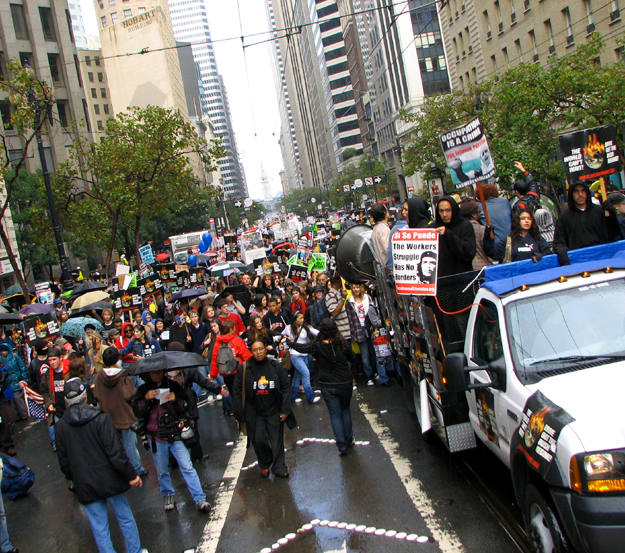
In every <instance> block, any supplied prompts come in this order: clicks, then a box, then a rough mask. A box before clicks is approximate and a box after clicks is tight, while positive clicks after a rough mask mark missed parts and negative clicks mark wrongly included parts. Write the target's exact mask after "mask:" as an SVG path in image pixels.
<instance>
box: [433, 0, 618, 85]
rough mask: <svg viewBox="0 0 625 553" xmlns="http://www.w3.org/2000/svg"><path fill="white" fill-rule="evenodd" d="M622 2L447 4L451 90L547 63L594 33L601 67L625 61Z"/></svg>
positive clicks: (460, 0) (465, 0) (466, 0)
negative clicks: (597, 37)
mask: <svg viewBox="0 0 625 553" xmlns="http://www.w3.org/2000/svg"><path fill="white" fill-rule="evenodd" d="M623 4H624V2H623V0H602V1H600V0H575V1H572V2H570V1H566V0H498V1H491V0H488V1H483V2H482V1H480V2H477V1H475V0H448V1H445V2H442V3H441V20H442V24H443V34H444V36H445V45H446V48H447V52H448V54H449V72H450V77H451V82H452V86H453V87H454V88H464V87H466V86H468V84H469V83H474V82H482V81H484V80H485V79H488V78H492V77H496V75H497V74H498V73H503V72H505V71H506V70H507V69H509V68H511V67H514V66H516V65H518V64H519V63H522V62H525V63H541V64H546V63H547V62H548V60H549V57H550V56H559V57H561V56H565V55H566V54H568V53H570V52H572V51H574V50H575V49H576V48H577V46H578V45H579V44H584V43H585V42H586V41H587V40H588V39H589V37H590V35H591V34H592V33H594V32H598V33H599V34H600V35H601V36H602V37H603V39H604V42H605V45H606V47H605V50H604V52H603V54H602V55H601V59H600V60H598V61H599V62H600V63H602V64H607V63H613V62H614V61H617V60H621V59H623V45H622V44H619V43H618V42H617V39H619V38H621V37H622V36H623V32H624V31H625V25H624V24H623V20H622V19H621V7H623Z"/></svg>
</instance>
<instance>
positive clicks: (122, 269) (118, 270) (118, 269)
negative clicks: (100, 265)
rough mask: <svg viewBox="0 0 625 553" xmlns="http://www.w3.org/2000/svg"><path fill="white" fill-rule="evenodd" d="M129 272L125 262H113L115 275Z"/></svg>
mask: <svg viewBox="0 0 625 553" xmlns="http://www.w3.org/2000/svg"><path fill="white" fill-rule="evenodd" d="M129 272H130V267H129V266H128V265H126V264H125V263H122V262H119V263H115V276H120V275H127V274H128V273H129Z"/></svg>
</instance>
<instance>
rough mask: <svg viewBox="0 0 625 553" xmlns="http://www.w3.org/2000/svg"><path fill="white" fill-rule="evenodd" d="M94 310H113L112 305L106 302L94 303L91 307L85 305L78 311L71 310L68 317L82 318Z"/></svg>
mask: <svg viewBox="0 0 625 553" xmlns="http://www.w3.org/2000/svg"><path fill="white" fill-rule="evenodd" d="M93 309H95V310H96V311H102V310H103V309H113V304H112V303H111V302H108V301H96V302H95V303H92V304H91V305H85V306H84V307H81V308H80V309H72V314H71V315H70V316H69V318H70V319H71V318H72V317H84V316H85V313H91V311H92V310H93Z"/></svg>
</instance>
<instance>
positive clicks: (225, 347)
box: [217, 342, 239, 376]
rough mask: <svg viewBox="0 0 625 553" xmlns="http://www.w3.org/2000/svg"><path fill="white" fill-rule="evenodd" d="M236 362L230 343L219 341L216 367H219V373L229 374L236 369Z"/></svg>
mask: <svg viewBox="0 0 625 553" xmlns="http://www.w3.org/2000/svg"><path fill="white" fill-rule="evenodd" d="M238 364H239V362H238V361H237V358H236V357H235V356H234V354H233V353H232V348H231V347H230V343H229V342H223V343H221V344H220V346H219V349H218V350H217V367H218V368H219V373H220V374H221V375H222V376H230V375H231V374H232V373H233V372H234V371H235V370H236V368H237V365H238Z"/></svg>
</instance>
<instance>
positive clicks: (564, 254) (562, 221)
mask: <svg viewBox="0 0 625 553" xmlns="http://www.w3.org/2000/svg"><path fill="white" fill-rule="evenodd" d="M578 184H582V185H583V186H584V189H585V190H586V194H587V196H586V197H587V200H586V209H584V210H583V211H582V210H581V209H579V208H578V207H577V206H576V205H575V202H574V201H573V189H574V188H575V187H576V186H578ZM578 184H575V185H572V186H569V196H568V202H569V208H568V209H567V210H566V211H564V212H562V213H561V214H560V217H558V220H557V221H556V230H555V235H554V238H553V251H554V252H555V253H557V254H558V259H559V260H560V265H570V264H571V262H570V261H569V256H568V251H569V250H577V249H578V248H586V247H588V246H596V245H598V244H606V243H608V242H612V241H614V239H615V238H616V237H618V235H619V230H620V229H619V224H618V218H617V216H616V213H612V212H610V215H609V216H608V217H606V216H605V213H606V212H605V211H604V210H603V209H602V208H601V207H600V206H598V205H595V204H593V203H592V200H591V197H592V196H591V193H590V190H589V189H588V185H586V184H583V183H578Z"/></svg>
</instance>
